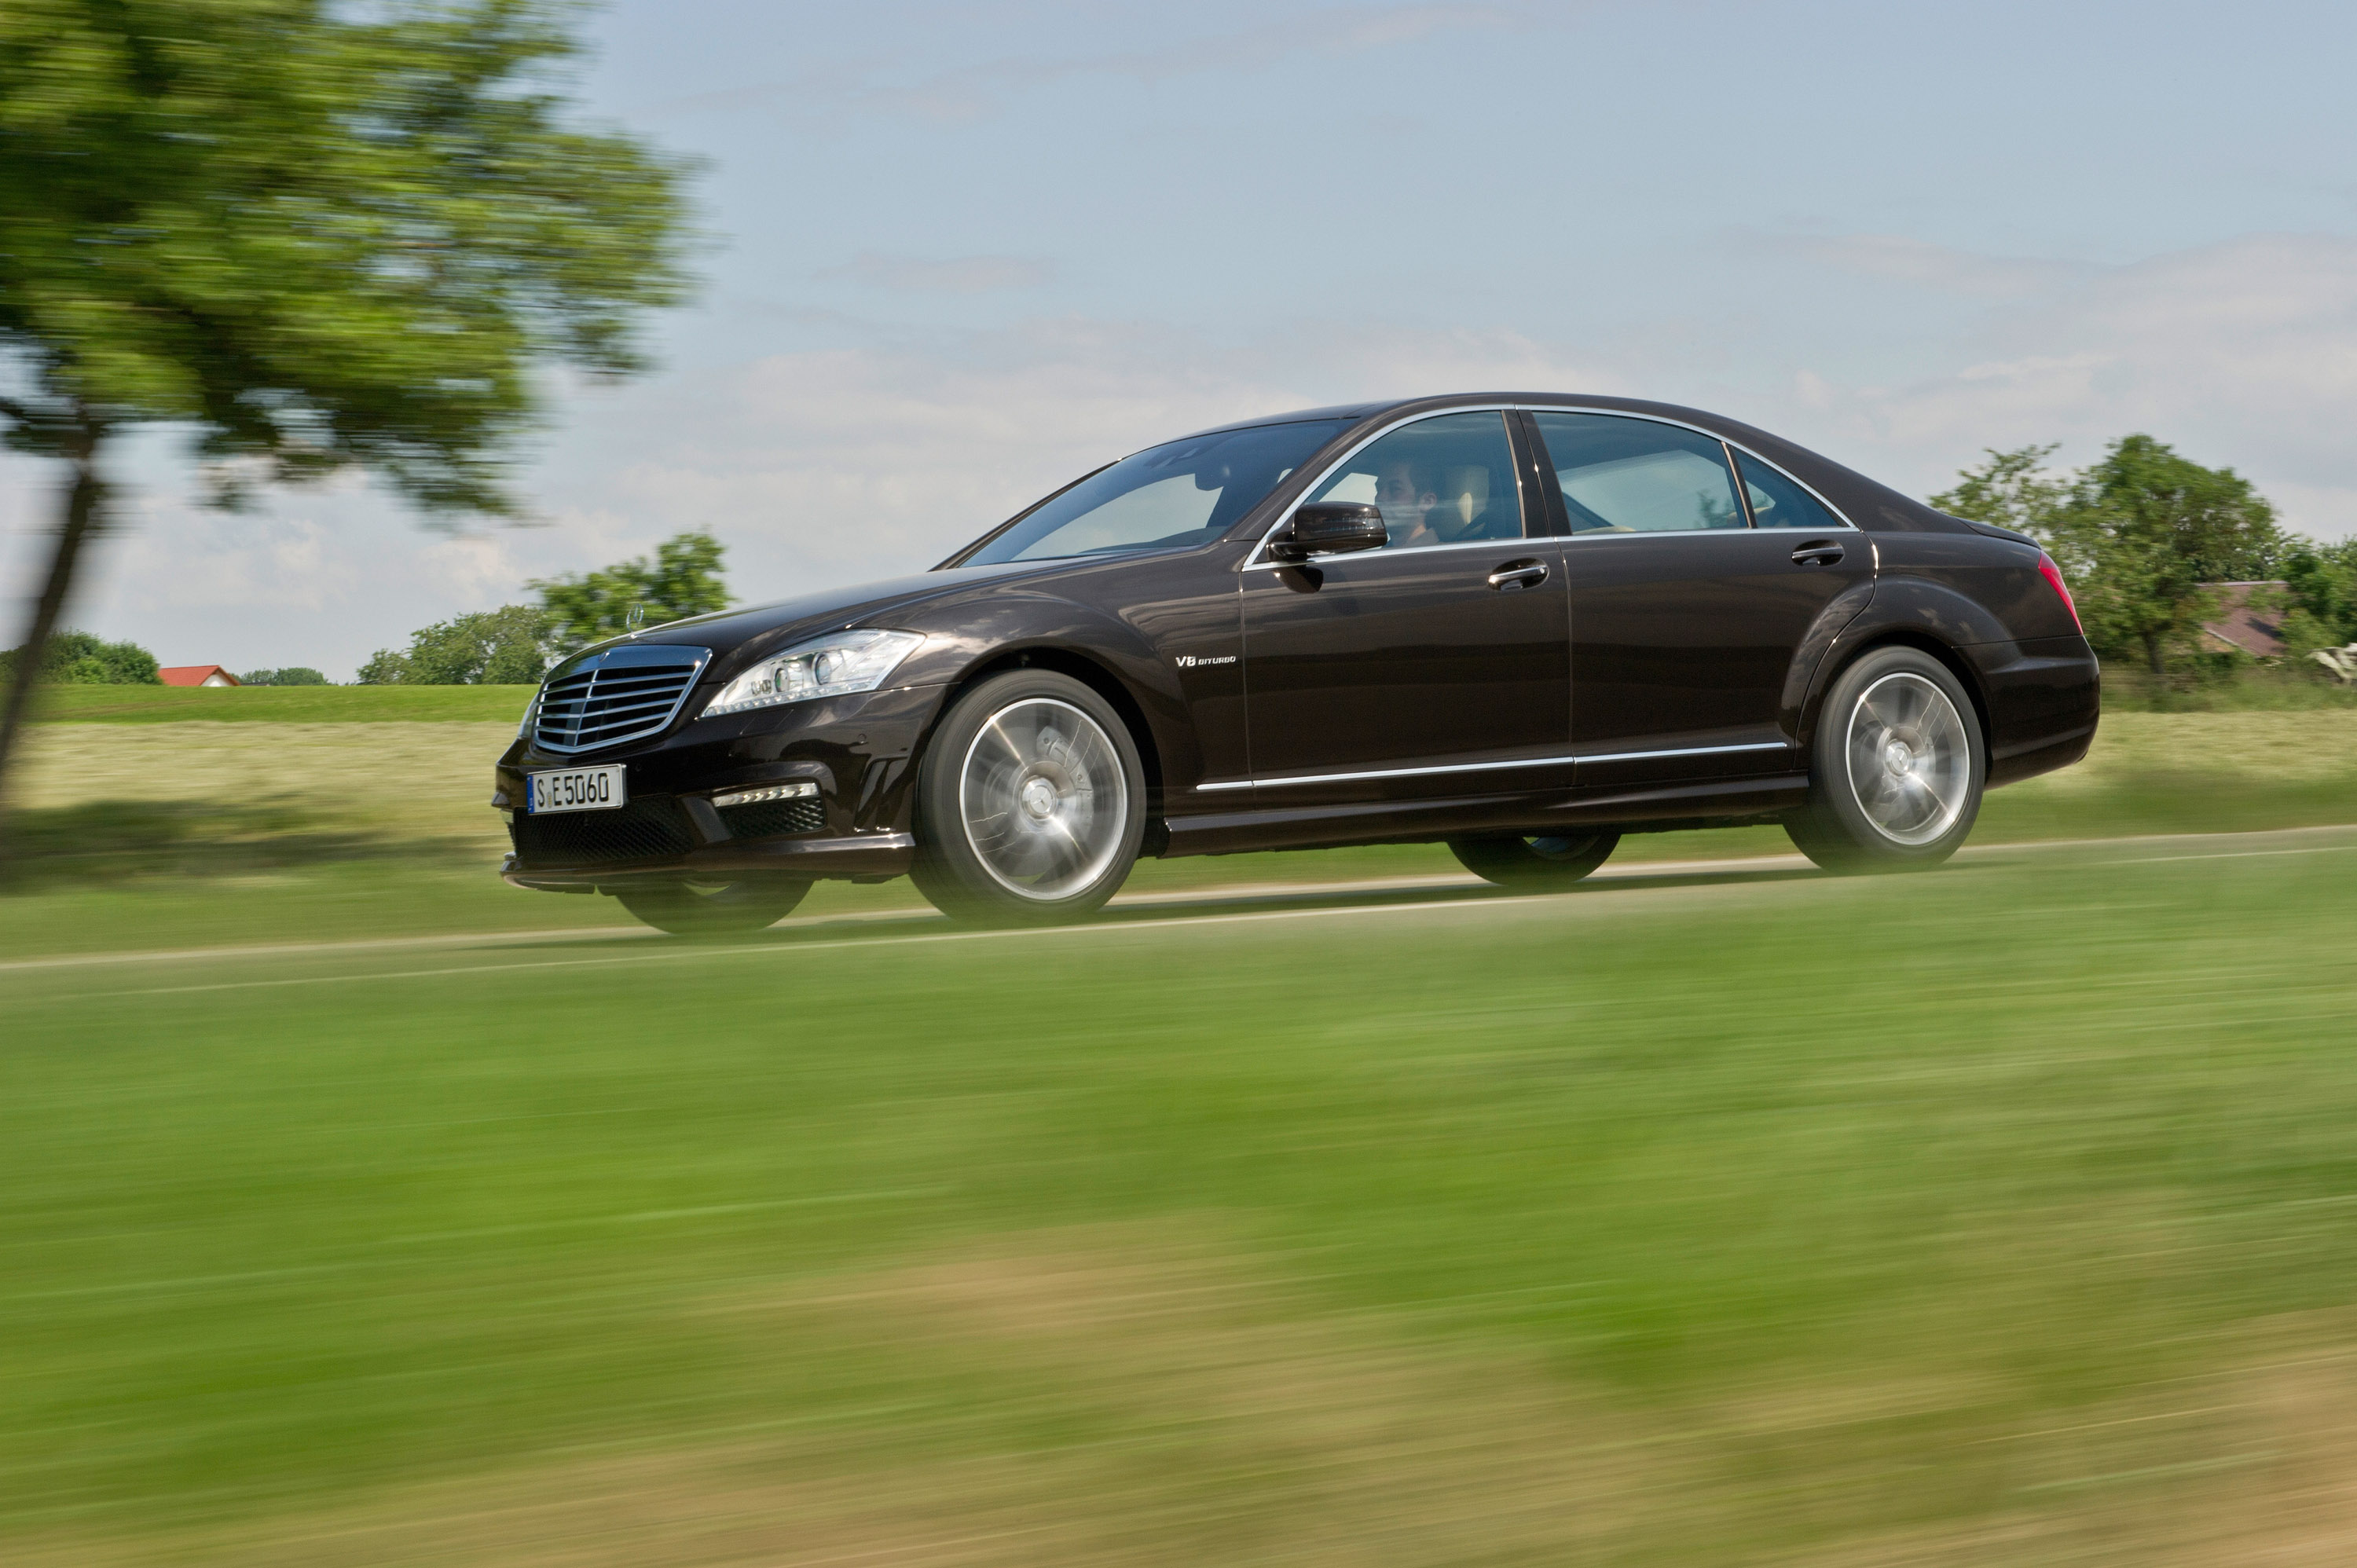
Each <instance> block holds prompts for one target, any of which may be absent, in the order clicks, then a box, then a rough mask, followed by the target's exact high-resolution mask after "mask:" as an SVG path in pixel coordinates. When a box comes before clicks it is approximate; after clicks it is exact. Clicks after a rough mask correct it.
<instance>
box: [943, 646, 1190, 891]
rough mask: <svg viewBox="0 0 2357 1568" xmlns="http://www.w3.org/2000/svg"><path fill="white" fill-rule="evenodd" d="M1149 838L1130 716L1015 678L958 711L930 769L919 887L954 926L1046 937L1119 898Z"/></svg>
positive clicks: (1022, 673) (1065, 685)
mask: <svg viewBox="0 0 2357 1568" xmlns="http://www.w3.org/2000/svg"><path fill="white" fill-rule="evenodd" d="M1145 836H1146V769H1145V768H1144V766H1143V765H1142V764H1141V763H1140V762H1139V760H1138V756H1137V746H1136V744H1135V742H1134V741H1132V740H1131V738H1130V735H1129V729H1128V726H1127V725H1124V724H1123V723H1122V721H1121V715H1120V714H1116V713H1114V710H1113V707H1112V705H1111V704H1110V703H1107V702H1106V701H1105V700H1104V699H1103V697H1101V696H1099V695H1097V693H1094V692H1092V691H1091V690H1090V689H1089V688H1088V687H1086V686H1084V685H1082V684H1081V682H1078V681H1075V680H1073V679H1072V678H1071V677H1070V676H1068V675H1059V674H1057V673H1056V672H1055V671H1049V670H1015V671H1008V672H1006V674H1003V675H994V676H992V677H991V678H990V679H989V680H987V681H985V682H982V683H981V684H980V685H978V686H976V687H974V690H972V691H971V692H968V693H965V695H964V696H963V697H961V698H959V699H958V701H957V704H956V706H954V707H952V709H951V710H950V712H949V714H948V716H947V717H945V718H944V719H942V725H941V727H940V728H939V729H938V730H936V731H935V732H934V734H933V737H932V739H931V742H930V743H928V745H927V746H926V747H925V756H924V760H923V761H922V762H921V763H920V764H919V765H918V768H917V858H916V862H915V864H914V865H913V866H912V867H911V868H910V875H911V876H912V877H913V879H914V880H915V882H916V884H917V889H918V891H920V892H921V893H922V894H924V896H925V897H927V898H929V899H931V900H932V902H933V905H934V907H935V908H939V909H940V910H941V911H942V913H943V914H945V915H949V916H952V917H955V918H962V919H969V920H980V921H988V922H995V923H1001V924H1020V925H1038V924H1045V923H1048V922H1050V921H1055V920H1069V919H1073V918H1077V917H1079V916H1082V915H1086V914H1089V913H1091V912H1092V911H1093V910H1095V909H1096V908H1099V907H1100V906H1101V905H1103V903H1104V901H1105V900H1106V899H1108V898H1110V897H1113V896H1114V893H1115V892H1117V891H1119V890H1120V887H1121V885H1122V884H1123V883H1124V882H1125V881H1126V880H1127V879H1128V877H1129V871H1130V867H1131V866H1132V865H1135V864H1136V861H1137V849H1138V845H1139V843H1141V842H1142V841H1143V840H1144V838H1145Z"/></svg>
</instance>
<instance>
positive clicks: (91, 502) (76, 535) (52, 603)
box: [0, 427, 106, 865]
mask: <svg viewBox="0 0 2357 1568" xmlns="http://www.w3.org/2000/svg"><path fill="white" fill-rule="evenodd" d="M99 440H100V434H99V432H98V431H96V430H94V429H87V427H86V435H85V439H83V440H82V441H81V442H80V443H78V444H77V449H75V450H73V451H71V452H69V453H68V454H67V456H68V457H69V458H70V460H71V462H72V464H73V480H72V482H71V483H70V484H69V485H68V486H67V487H66V492H65V514H64V515H63V516H62V517H60V518H59V520H58V531H57V535H56V543H55V545H54V547H53V548H52V549H51V551H50V553H49V575H48V580H47V581H45V582H44V583H42V585H41V596H40V598H39V599H38V601H36V602H35V604H34V606H33V624H32V627H31V628H29V629H28V630H27V632H26V633H25V640H24V641H23V642H22V643H21V644H19V645H18V647H17V650H16V671H14V679H12V680H11V681H10V682H8V705H7V708H6V710H5V713H0V807H5V790H6V787H7V781H8V764H9V761H10V758H11V757H13V756H14V755H15V752H16V737H17V736H18V735H19V734H20V733H22V731H23V729H24V727H25V723H26V720H27V718H29V717H30V716H31V713H32V706H33V690H34V688H35V687H36V686H37V685H38V683H39V682H40V678H41V655H42V654H43V652H45V651H46V650H48V645H49V635H50V634H51V633H52V632H54V631H56V630H57V628H58V619H59V617H60V616H62V615H63V614H64V613H65V607H66V596H67V594H68V593H69V592H70V591H71V590H72V587H73V575H74V564H75V563H76V562H77V561H78V560H79V559H80V558H81V547H82V545H83V544H84V543H85V542H87V541H88V540H89V538H90V536H91V534H92V533H95V532H98V530H99V529H100V527H102V524H103V512H104V509H105V504H106V484H105V481H103V480H102V479H101V478H99V474H98V444H99ZM8 840H9V835H8V832H7V819H6V817H5V811H0V865H5V864H6V860H7V854H8Z"/></svg>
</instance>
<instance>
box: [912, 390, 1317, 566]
mask: <svg viewBox="0 0 2357 1568" xmlns="http://www.w3.org/2000/svg"><path fill="white" fill-rule="evenodd" d="M1350 424H1351V422H1350V421H1349V420H1347V419H1310V420H1300V421H1296V422H1294V423H1292V424H1254V425H1251V426H1248V427H1246V428H1245V429H1243V430H1222V431H1215V432H1213V433H1212V434H1211V435H1191V436H1189V437H1188V438H1187V439H1186V440H1184V441H1173V442H1169V443H1168V444H1167V445H1164V446H1149V447H1147V448H1146V450H1145V451H1143V452H1139V453H1136V454H1134V455H1133V456H1127V457H1124V458H1123V459H1122V460H1121V461H1120V462H1118V463H1115V464H1114V465H1113V466H1112V467H1107V468H1102V469H1100V470H1098V471H1097V472H1096V473H1093V474H1091V475H1090V476H1089V477H1088V478H1085V479H1082V481H1081V482H1080V483H1079V484H1077V485H1074V486H1072V487H1071V489H1068V490H1066V491H1064V492H1063V493H1062V494H1061V495H1058V496H1053V497H1050V498H1049V499H1048V500H1046V501H1044V502H1042V503H1041V504H1040V505H1039V506H1038V507H1037V508H1035V509H1033V510H1031V511H1030V512H1029V513H1028V514H1026V515H1025V516H1024V517H1023V518H1022V519H1020V520H1019V521H1017V522H1016V524H1015V525H1014V526H1013V527H1012V528H1009V529H1007V530H1006V532H1004V533H1001V534H999V535H998V536H997V537H996V539H993V540H991V541H990V542H988V543H986V544H985V545H983V546H982V547H981V548H980V549H978V550H976V551H975V552H974V553H973V554H971V555H969V556H967V557H966V558H965V559H964V560H963V561H962V562H960V563H959V564H960V565H963V566H994V565H997V564H1000V563H1002V562H1006V561H1048V560H1054V559H1056V558H1058V557H1060V556H1067V555H1113V554H1122V553H1127V552H1129V551H1133V550H1176V549H1183V548H1185V547H1186V546H1189V545H1193V544H1209V543H1210V542H1211V541H1212V540H1214V539H1217V538H1219V537H1220V535H1222V533H1225V532H1227V531H1228V530H1229V529H1231V528H1232V527H1234V526H1235V524H1236V522H1237V521H1238V520H1239V519H1241V518H1242V517H1243V515H1244V513H1246V512H1248V511H1250V510H1252V509H1253V508H1254V507H1255V506H1257V505H1259V504H1260V502H1261V501H1262V500H1263V499H1265V498H1266V497H1267V495H1268V493H1269V491H1271V490H1273V489H1276V484H1277V481H1278V480H1279V479H1282V478H1285V476H1286V475H1287V474H1289V473H1291V472H1293V470H1294V469H1296V468H1297V467H1300V466H1301V465H1302V463H1303V462H1304V461H1305V460H1306V459H1307V458H1308V456H1309V455H1310V454H1311V453H1313V452H1315V451H1317V450H1318V448H1319V447H1320V446H1325V445H1326V443H1327V442H1329V441H1330V440H1332V439H1333V438H1334V437H1335V436H1337V435H1340V434H1341V433H1342V432H1343V431H1344V430H1347V429H1348V428H1350Z"/></svg>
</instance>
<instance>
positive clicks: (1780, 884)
mask: <svg viewBox="0 0 2357 1568" xmlns="http://www.w3.org/2000/svg"><path fill="white" fill-rule="evenodd" d="M2352 852H2357V826H2350V827H2330V828H2303V829H2293V830H2287V831H2281V832H2250V833H2205V834H2178V835H2170V836H2166V837H2147V838H2126V839H2091V840H2072V841H2066V842H2059V843H2028V844H1991V845H1986V846H1967V847H1966V848H1965V849H1964V851H1963V852H1962V853H1961V854H1959V855H1958V856H1957V857H1956V859H1955V860H1954V861H1953V862H1952V863H1951V864H1950V865H1948V866H1947V867H1944V868H1943V869H1942V870H1939V871H1936V872H1932V873H1929V874H1927V875H1932V876H1956V875H1975V874H1977V873H1985V872H1995V871H2002V870H2009V869H2013V868H2019V867H2027V866H2043V865H2052V866H2055V867H2057V868H2060V867H2061V866H2062V865H2067V864H2070V863H2072V862H2077V863H2082V864H2102V865H2131V864H2153V865H2160V864H2174V863H2181V862H2187V861H2201V860H2239V859H2250V858H2259V857H2266V856H2287V855H2315V854H2347V853H2352ZM1844 880H1845V879H1841V878H1834V877H1828V876H1826V875H1824V874H1823V873H1821V872H1819V871H1817V870H1816V869H1815V868H1814V867H1813V866H1812V865H1810V864H1809V863H1808V862H1807V861H1806V860H1804V859H1803V858H1802V857H1801V856H1799V855H1797V854H1789V855H1771V856H1760V857H1754V858H1749V859H1742V860H1707V861H1667V862H1653V863H1650V864H1637V865H1627V866H1621V867H1615V866H1611V865H1607V866H1605V867H1604V868H1603V869H1602V870H1601V871H1599V872H1598V873H1597V874H1596V875H1594V876H1592V877H1590V878H1589V879H1588V880H1587V881H1586V882H1584V883H1582V884H1581V885H1580V886H1578V887H1577V888H1576V889H1574V890H1572V891H1570V892H1567V893H1548V894H1537V895H1531V894H1512V893H1506V892H1501V890H1499V889H1496V888H1493V887H1491V886H1489V885H1488V884H1486V883H1482V882H1480V881H1479V880H1477V879H1475V878H1473V877H1471V876H1469V875H1465V876H1437V877H1414V878H1394V879H1389V880H1383V881H1373V882H1349V883H1321V884H1300V883H1292V884H1269V885H1258V886H1234V887H1221V888H1210V889H1200V890H1190V891H1188V892H1185V893H1160V894H1148V895H1135V896H1125V897H1120V898H1116V899H1115V900H1114V902H1113V904H1112V905H1111V906H1110V907H1109V908H1107V909H1106V911H1105V912H1104V913H1103V914H1102V915H1100V916H1099V917H1098V918H1095V919H1093V920H1090V921H1087V922H1083V923H1081V924H1076V925H1068V926H1050V927H1026V928H1015V929H964V928H960V927H955V926H952V924H951V923H950V922H949V921H947V920H946V919H944V918H942V917H940V916H938V915H935V914H933V913H931V911H928V910H909V909H897V910H888V911H878V912H877V913H874V914H867V915H849V916H845V915H837V916H829V917H815V918H804V919H793V918H789V919H786V920H782V921H780V922H779V923H778V924H777V925H776V926H773V927H771V928H770V929H768V930H766V931H762V932H760V933H759V934H758V935H755V936H750V937H745V938H739V939H735V940H728V941H726V942H715V941H701V942H695V941H685V940H680V939H677V938H670V937H665V936H663V935H662V933H660V932H657V931H653V930H650V929H644V928H640V927H619V926H618V927H614V928H610V929H590V930H580V929H568V930H553V931H525V932H516V931H506V932H496V933H478V934H471V935H464V936H449V937H409V938H388V939H374V940H360V941H345V942H317V943H292V944H286V943H282V944H272V945H264V946H252V947H225V948H189V949H177V950H158V951H143V952H114V953H81V954H72V955H65V956H58V957H49V958H33V959H20V960H14V961H6V962H0V980H18V981H24V982H37V981H40V980H48V981H59V980H62V981H65V982H66V983H68V984H69V985H70V984H72V983H74V982H75V981H76V980H83V981H84V982H85V983H91V984H92V985H93V987H96V986H102V987H103V989H97V988H93V989H90V990H86V991H74V992H69V993H64V994H59V993H56V992H53V991H49V990H48V986H46V985H43V986H40V987H39V989H40V990H41V991H42V992H44V993H46V994H45V995H44V997H43V999H44V1000H46V1001H51V1002H61V1001H68V1000H74V999H77V998H80V997H101V996H114V997H119V996H135V995H169V994H195V993H210V992H230V991H246V990H255V991H259V990H274V989H280V988H285V987H296V986H317V985H332V984H337V983H345V982H350V981H356V980H370V981H410V980H422V981H430V980H434V979H437V978H444V977H447V976H451V975H457V974H473V973H493V972H528V971H538V970H546V971H563V970H568V969H583V968H607V967H612V966H615V965H627V964H640V963H703V962H709V961H714V960H716V959H733V960H737V961H749V960H758V959H759V957H761V956H764V955H766V956H768V957H770V958H773V959H776V960H778V961H791V960H792V959H794V958H796V957H798V956H799V955H802V954H815V953H823V952H828V951H834V950H843V949H846V948H863V949H864V948H880V947H914V946H931V945H938V944H944V943H953V942H991V943H1005V942H1040V941H1047V942H1074V941H1081V942H1085V941H1090V940H1100V939H1102V938H1104V937H1106V936H1111V935H1116V934H1124V933H1127V934H1136V933H1144V932H1152V931H1157V930H1164V929H1168V930H1174V931H1175V930H1180V929H1201V928H1211V927H1222V926H1243V925H1251V924H1256V923H1257V924H1270V925H1275V924H1278V923H1286V922H1299V921H1305V920H1307V921H1325V920H1354V919H1369V918H1372V919H1386V920H1388V919H1417V920H1426V921H1458V920H1481V919H1489V918H1498V917H1501V916H1507V915H1513V914H1521V913H1527V912H1532V911H1536V910H1540V909H1543V908H1545V907H1549V906H1553V907H1555V908H1557V909H1559V910H1560V911H1561V912H1562V913H1564V914H1572V913H1574V912H1578V913H1581V914H1590V913H1598V914H1600V913H1605V912H1606V911H1607V910H1608V909H1625V908H1628V906H1626V905H1623V904H1621V903H1620V900H1622V899H1626V898H1636V899H1641V900H1643V902H1644V904H1645V905H1646V906H1648V907H1652V906H1654V905H1656V904H1657V903H1658V901H1660V900H1662V899H1664V898H1676V899H1698V898H1713V899H1717V898H1727V897H1762V896H1766V897H1782V898H1786V899H1789V898H1792V897H1796V896H1804V894H1805V890H1806V889H1807V888H1809V887H1811V886H1815V887H1820V888H1823V887H1835V886H1842V885H1843V882H1844ZM1599 899H1606V900H1611V901H1612V902H1611V903H1610V904H1609V905H1606V904H1599V903H1598V902H1597V901H1598V900H1599ZM289 960H297V961H300V962H299V964H298V965H292V966H290V964H289V963H288V961H289ZM289 967H299V968H300V970H301V972H299V973H288V972H286V970H287V969H288V968H289ZM173 971H180V972H181V973H178V974H173V973H171V972H173ZM76 972H83V973H81V974H77V973H76ZM149 979H153V980H159V981H168V982H169V983H161V984H145V985H142V984H138V983H136V982H137V981H140V980H149Z"/></svg>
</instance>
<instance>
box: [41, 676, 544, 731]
mask: <svg viewBox="0 0 2357 1568" xmlns="http://www.w3.org/2000/svg"><path fill="white" fill-rule="evenodd" d="M532 693H533V688H532V687H530V686H44V687H42V688H41V691H40V695H39V697H38V699H37V702H38V707H37V708H36V709H35V711H34V716H35V717H36V718H37V719H39V720H42V721H45V722H48V723H51V724H110V725H153V724H221V723H253V724H467V723H490V722H491V721H494V720H500V721H504V722H505V723H506V724H507V725H508V726H509V729H510V732H511V733H512V732H513V729H514V726H515V725H516V724H517V723H518V722H519V721H520V720H522V717H523V710H524V704H526V703H529V702H531V701H532Z"/></svg>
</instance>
